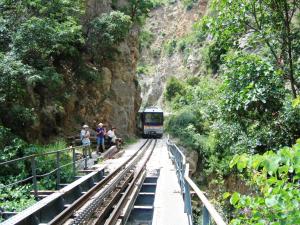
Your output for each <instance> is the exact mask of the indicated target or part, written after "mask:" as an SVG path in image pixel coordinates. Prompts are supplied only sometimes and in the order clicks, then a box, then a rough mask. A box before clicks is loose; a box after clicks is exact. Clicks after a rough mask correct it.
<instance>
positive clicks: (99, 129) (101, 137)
mask: <svg viewBox="0 0 300 225" xmlns="http://www.w3.org/2000/svg"><path fill="white" fill-rule="evenodd" d="M96 132H97V153H98V154H99V153H100V151H99V147H100V145H101V148H102V152H104V150H105V147H104V135H105V130H104V127H103V123H99V124H98V127H97V128H96Z"/></svg>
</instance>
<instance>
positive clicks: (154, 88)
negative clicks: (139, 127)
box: [139, 0, 207, 108]
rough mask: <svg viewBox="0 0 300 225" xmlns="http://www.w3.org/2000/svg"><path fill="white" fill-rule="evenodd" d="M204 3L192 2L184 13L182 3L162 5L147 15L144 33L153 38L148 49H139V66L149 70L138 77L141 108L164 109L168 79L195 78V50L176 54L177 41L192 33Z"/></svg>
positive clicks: (202, 0) (198, 56)
mask: <svg viewBox="0 0 300 225" xmlns="http://www.w3.org/2000/svg"><path fill="white" fill-rule="evenodd" d="M206 6H207V1H205V0H199V1H197V2H196V1H195V3H194V5H193V7H192V8H190V9H187V7H186V6H185V5H184V4H183V1H174V2H173V3H169V4H167V5H162V6H160V7H158V8H156V9H155V10H153V11H152V12H151V14H150V18H148V19H147V21H146V25H145V28H144V29H145V30H147V31H148V32H150V33H152V34H153V37H154V40H153V41H152V43H151V44H150V47H145V48H142V51H141V60H140V65H141V66H147V67H150V68H151V70H150V71H148V72H147V73H140V74H139V81H140V83H141V87H142V96H143V105H159V106H161V107H162V108H164V107H163V106H164V104H163V91H164V89H165V85H166V81H167V80H168V78H169V77H171V76H175V77H177V78H179V79H182V78H185V77H188V76H191V75H194V76H197V75H199V71H201V68H200V66H199V65H201V61H202V57H201V54H199V49H198V48H196V49H191V52H189V54H186V53H185V52H184V51H178V41H180V40H181V39H183V38H184V37H186V36H187V35H188V34H189V33H191V32H192V28H193V24H194V23H195V21H197V20H198V19H199V18H200V17H201V16H202V15H203V14H204V13H205V10H206ZM170 41H175V42H176V44H177V46H176V47H175V48H174V51H173V53H172V54H168V53H167V52H166V49H165V47H166V44H167V43H168V42H170Z"/></svg>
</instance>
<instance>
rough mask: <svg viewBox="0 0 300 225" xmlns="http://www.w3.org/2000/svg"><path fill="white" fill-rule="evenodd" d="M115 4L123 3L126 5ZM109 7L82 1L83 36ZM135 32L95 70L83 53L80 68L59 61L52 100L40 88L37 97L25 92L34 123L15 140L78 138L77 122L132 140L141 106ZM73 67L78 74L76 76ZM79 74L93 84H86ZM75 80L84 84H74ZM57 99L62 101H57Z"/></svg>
mask: <svg viewBox="0 0 300 225" xmlns="http://www.w3.org/2000/svg"><path fill="white" fill-rule="evenodd" d="M120 2H121V3H122V4H126V2H127V1H126V0H124V1H120ZM111 6H112V0H101V1H99V0H86V13H85V16H84V17H83V18H82V24H83V29H84V30H85V31H87V27H88V23H89V22H90V21H91V20H92V19H94V18H95V17H98V16H101V14H103V13H108V12H110V11H111V10H112V8H111ZM138 31H139V28H138V27H133V28H132V29H131V31H130V33H129V34H128V36H127V37H126V38H125V40H124V41H123V42H122V43H120V44H119V45H118V46H116V49H117V52H118V54H116V55H115V56H114V59H113V60H106V61H105V62H101V65H99V64H97V65H95V64H94V62H93V60H92V59H91V56H90V55H89V53H88V52H82V55H81V56H80V57H81V61H82V62H81V64H80V62H68V61H67V60H61V61H60V62H59V64H60V66H59V67H60V68H59V70H60V73H61V74H63V76H64V85H63V87H62V88H61V89H60V90H56V92H57V93H52V95H51V93H48V92H47V91H48V89H47V87H45V88H40V90H39V92H40V93H38V94H37V93H34V91H32V90H30V91H29V92H28V95H29V97H30V98H31V99H32V100H31V103H30V104H31V105H32V106H33V108H34V109H36V110H35V114H36V119H35V122H34V124H33V125H32V126H30V127H28V128H27V129H26V131H24V133H23V134H21V135H22V136H24V137H25V138H26V139H27V140H29V141H36V140H38V141H41V142H49V141H50V140H51V139H52V138H55V137H57V136H72V135H76V134H79V131H80V129H81V124H82V123H86V124H88V125H89V126H90V128H91V129H95V128H96V126H97V124H98V123H100V122H102V123H104V124H106V125H107V126H108V128H110V126H116V127H117V132H116V133H117V135H119V136H121V137H129V136H132V135H134V134H135V128H136V114H137V112H138V110H139V107H140V104H141V97H140V92H141V89H140V86H139V84H138V81H137V78H136V66H137V60H138V56H139V55H138ZM99 54H100V53H99ZM78 61H79V60H78ZM74 67H75V68H76V67H82V68H83V70H82V71H81V70H80V71H81V72H79V73H78V72H75V70H74ZM86 71H88V72H86ZM85 73H88V74H90V75H91V76H93V79H86V76H87V75H86V74H85ZM78 76H79V77H85V79H78ZM95 77H96V79H95ZM54 95H56V99H54V97H53V96H54ZM57 96H59V97H60V96H61V98H62V99H63V100H57ZM37 109H38V110H37Z"/></svg>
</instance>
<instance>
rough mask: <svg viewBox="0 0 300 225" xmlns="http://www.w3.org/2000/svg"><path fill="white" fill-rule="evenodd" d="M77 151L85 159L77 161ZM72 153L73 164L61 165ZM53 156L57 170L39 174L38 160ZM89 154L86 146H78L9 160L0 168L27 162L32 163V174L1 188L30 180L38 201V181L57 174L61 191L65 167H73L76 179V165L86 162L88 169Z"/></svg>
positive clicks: (57, 182) (85, 166) (0, 163)
mask: <svg viewBox="0 0 300 225" xmlns="http://www.w3.org/2000/svg"><path fill="white" fill-rule="evenodd" d="M76 149H80V150H82V152H83V158H82V159H79V160H76ZM68 152H71V154H72V157H71V162H68V163H66V164H63V165H62V164H61V163H62V162H61V159H62V157H61V156H62V155H63V154H64V153H68ZM51 155H55V160H56V163H55V164H56V165H55V168H54V169H53V170H51V171H49V172H47V173H44V174H37V169H38V167H37V159H38V158H40V157H45V156H46V157H50V156H51ZM88 159H89V157H88V154H87V148H86V146H76V147H72V146H71V147H68V148H65V149H61V150H55V151H50V152H45V153H41V154H32V155H28V156H24V157H21V158H17V159H13V160H9V161H5V162H0V168H3V167H7V166H8V165H11V164H16V163H19V162H23V163H24V164H25V163H26V162H27V163H28V162H29V163H30V167H31V174H30V175H29V176H28V177H26V178H24V179H21V180H17V181H15V182H13V183H9V184H2V185H1V187H2V188H8V187H13V186H16V185H19V184H24V183H28V182H29V181H30V180H31V181H32V185H33V192H34V196H35V198H36V199H37V198H38V180H39V179H41V178H44V177H49V176H50V175H52V174H54V173H55V176H56V188H57V189H59V187H60V184H61V170H62V168H64V167H67V166H71V165H72V175H73V177H74V178H75V177H76V164H77V163H80V162H82V161H84V169H87V164H88Z"/></svg>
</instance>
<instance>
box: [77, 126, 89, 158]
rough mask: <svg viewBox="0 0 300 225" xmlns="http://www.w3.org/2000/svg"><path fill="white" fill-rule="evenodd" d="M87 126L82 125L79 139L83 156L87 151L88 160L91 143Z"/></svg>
mask: <svg viewBox="0 0 300 225" xmlns="http://www.w3.org/2000/svg"><path fill="white" fill-rule="evenodd" d="M88 129H89V126H88V125H86V124H85V125H83V126H82V130H81V132H80V139H81V143H82V146H83V148H84V151H85V154H86V152H87V151H89V156H90V158H92V153H91V149H90V145H91V141H90V136H91V134H90V131H89V130H88Z"/></svg>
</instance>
